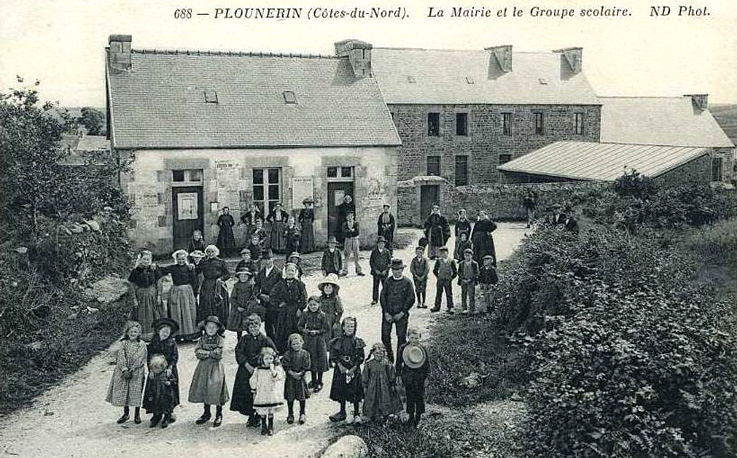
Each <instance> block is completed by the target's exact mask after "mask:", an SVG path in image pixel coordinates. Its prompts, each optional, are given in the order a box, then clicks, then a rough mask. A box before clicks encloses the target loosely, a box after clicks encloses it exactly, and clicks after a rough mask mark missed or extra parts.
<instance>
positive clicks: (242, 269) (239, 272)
mask: <svg viewBox="0 0 737 458" xmlns="http://www.w3.org/2000/svg"><path fill="white" fill-rule="evenodd" d="M235 274H236V275H248V276H249V277H253V272H251V271H250V270H248V267H246V266H241V267H239V268H238V270H236V271H235Z"/></svg>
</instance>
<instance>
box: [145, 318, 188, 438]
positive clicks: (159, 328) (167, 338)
mask: <svg viewBox="0 0 737 458" xmlns="http://www.w3.org/2000/svg"><path fill="white" fill-rule="evenodd" d="M151 327H152V328H154V331H155V333H154V337H153V339H151V343H149V344H148V360H149V373H150V371H151V369H150V367H151V360H152V359H153V358H154V357H155V356H161V357H163V358H164V361H165V362H166V365H165V366H164V372H166V378H167V379H168V381H169V382H171V383H170V384H169V385H168V386H169V387H170V390H171V408H170V409H168V411H167V412H162V411H160V410H159V411H157V409H149V408H148V407H146V404H145V402H146V394H144V405H143V407H144V408H146V410H147V411H148V412H149V413H150V412H153V413H154V416H153V418H151V427H152V428H153V427H154V426H156V424H157V423H158V422H159V421H162V420H163V423H162V424H161V427H162V428H166V426H165V425H164V423H174V420H175V418H174V407H176V406H178V405H179V371H178V369H177V363H178V362H179V347H178V346H177V342H176V339H175V338H174V337H173V335H174V334H176V333H177V331H178V330H179V324H178V323H177V322H176V321H175V320H172V319H171V318H159V319H158V320H154V322H153V323H151ZM146 392H148V385H146ZM157 414H160V415H157ZM162 415H163V417H162Z"/></svg>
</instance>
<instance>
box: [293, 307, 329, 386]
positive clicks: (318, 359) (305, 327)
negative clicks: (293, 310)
mask: <svg viewBox="0 0 737 458" xmlns="http://www.w3.org/2000/svg"><path fill="white" fill-rule="evenodd" d="M297 327H298V328H299V332H300V333H301V334H302V337H303V338H304V341H305V350H307V351H308V352H309V353H310V359H311V361H312V365H311V366H310V370H313V371H317V372H325V371H327V370H328V344H327V340H326V339H327V338H328V337H329V336H330V335H331V329H330V324H329V322H328V317H327V316H326V315H325V313H323V311H322V310H318V311H317V312H313V311H311V310H305V311H304V313H302V316H301V317H299V323H298V324H297ZM308 331H318V332H319V334H317V335H314V336H313V335H311V334H310V333H309V332H308Z"/></svg>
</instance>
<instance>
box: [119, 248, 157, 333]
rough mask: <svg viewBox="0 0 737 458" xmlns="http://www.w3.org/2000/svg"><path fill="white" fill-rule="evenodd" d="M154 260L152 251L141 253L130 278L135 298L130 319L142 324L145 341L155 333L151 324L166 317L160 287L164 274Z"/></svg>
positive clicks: (132, 295)
mask: <svg viewBox="0 0 737 458" xmlns="http://www.w3.org/2000/svg"><path fill="white" fill-rule="evenodd" d="M152 259H153V255H152V254H151V252H150V251H148V250H143V251H141V252H140V253H139V254H138V259H137V260H136V267H134V268H133V270H132V271H131V273H130V275H129V276H128V282H129V284H130V295H131V297H132V298H133V309H132V310H131V316H130V318H131V319H132V320H135V321H138V322H139V323H141V333H142V336H143V337H144V338H145V339H148V337H149V336H150V335H151V333H152V332H153V329H152V328H151V322H152V321H154V320H155V319H157V318H161V317H163V316H166V310H164V308H163V306H162V300H161V289H160V286H159V280H160V279H161V277H162V276H163V274H162V272H161V269H159V268H158V267H157V266H156V264H153V263H152V262H151V260H152Z"/></svg>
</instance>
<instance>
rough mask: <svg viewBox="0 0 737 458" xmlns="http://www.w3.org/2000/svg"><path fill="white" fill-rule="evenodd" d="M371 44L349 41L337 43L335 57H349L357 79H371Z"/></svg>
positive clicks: (354, 40)
mask: <svg viewBox="0 0 737 458" xmlns="http://www.w3.org/2000/svg"><path fill="white" fill-rule="evenodd" d="M371 48H373V45H371V43H366V42H365V41H361V40H356V39H352V38H351V39H348V40H342V41H338V42H336V43H335V55H336V56H338V57H348V60H349V61H350V63H351V67H352V68H353V74H354V75H355V76H356V78H363V77H371Z"/></svg>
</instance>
